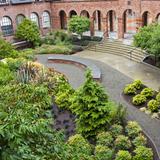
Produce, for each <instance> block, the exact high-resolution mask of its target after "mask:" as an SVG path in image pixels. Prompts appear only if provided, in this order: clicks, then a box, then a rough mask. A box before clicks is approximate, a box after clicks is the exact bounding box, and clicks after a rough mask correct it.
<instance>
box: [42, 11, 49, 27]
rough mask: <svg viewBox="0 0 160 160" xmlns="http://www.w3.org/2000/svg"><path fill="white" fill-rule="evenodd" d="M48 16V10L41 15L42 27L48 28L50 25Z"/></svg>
mask: <svg viewBox="0 0 160 160" xmlns="http://www.w3.org/2000/svg"><path fill="white" fill-rule="evenodd" d="M50 25H51V24H50V16H49V13H48V12H43V15H42V26H43V27H44V28H48V27H50Z"/></svg>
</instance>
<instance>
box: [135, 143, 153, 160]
mask: <svg viewBox="0 0 160 160" xmlns="http://www.w3.org/2000/svg"><path fill="white" fill-rule="evenodd" d="M134 153H135V156H134V157H133V160H153V152H152V150H151V149H150V148H147V147H144V146H139V147H137V148H136V149H135V150H134Z"/></svg>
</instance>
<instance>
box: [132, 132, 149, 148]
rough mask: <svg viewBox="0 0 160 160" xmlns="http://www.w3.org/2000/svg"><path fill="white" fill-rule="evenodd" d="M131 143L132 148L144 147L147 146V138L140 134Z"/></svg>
mask: <svg viewBox="0 0 160 160" xmlns="http://www.w3.org/2000/svg"><path fill="white" fill-rule="evenodd" d="M132 143H133V144H134V146H136V147H137V146H145V145H146V144H147V138H145V137H144V136H143V135H142V134H139V135H138V137H136V138H135V139H134V140H133V141H132Z"/></svg>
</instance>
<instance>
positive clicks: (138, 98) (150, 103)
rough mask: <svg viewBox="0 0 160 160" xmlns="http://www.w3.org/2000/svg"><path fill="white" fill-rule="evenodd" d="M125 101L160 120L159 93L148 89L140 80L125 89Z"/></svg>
mask: <svg viewBox="0 0 160 160" xmlns="http://www.w3.org/2000/svg"><path fill="white" fill-rule="evenodd" d="M123 94H124V97H125V99H126V100H127V101H128V102H129V103H131V104H133V105H134V106H136V107H137V108H139V109H140V110H141V111H143V112H145V113H146V114H150V115H151V116H152V117H153V118H158V119H160V101H159V95H160V93H159V92H156V91H154V90H153V89H152V88H147V87H146V86H144V85H143V83H142V82H141V81H140V80H135V81H134V82H132V83H131V84H127V85H126V86H125V87H124V90H123Z"/></svg>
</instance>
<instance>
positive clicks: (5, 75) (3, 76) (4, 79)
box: [0, 62, 14, 85]
mask: <svg viewBox="0 0 160 160" xmlns="http://www.w3.org/2000/svg"><path fill="white" fill-rule="evenodd" d="M13 79H14V74H13V73H12V72H11V71H10V69H9V68H8V65H7V64H4V63H3V62H0V85H6V84H7V83H9V82H10V81H11V80H13Z"/></svg>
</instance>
